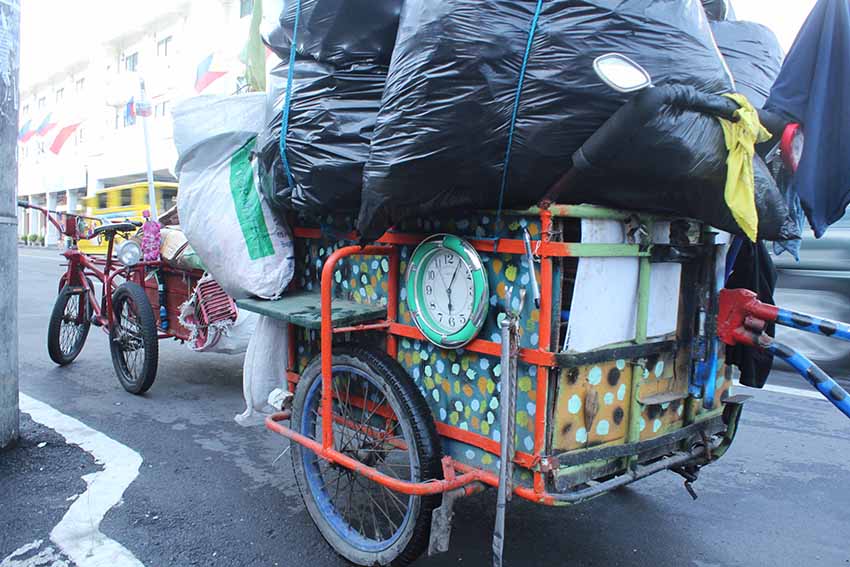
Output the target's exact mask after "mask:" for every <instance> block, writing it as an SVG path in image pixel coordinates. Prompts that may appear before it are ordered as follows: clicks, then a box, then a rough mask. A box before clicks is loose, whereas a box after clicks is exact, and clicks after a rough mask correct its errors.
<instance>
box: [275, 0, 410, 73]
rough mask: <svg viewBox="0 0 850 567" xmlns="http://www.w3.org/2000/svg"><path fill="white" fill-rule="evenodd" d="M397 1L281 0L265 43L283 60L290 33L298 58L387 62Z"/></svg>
mask: <svg viewBox="0 0 850 567" xmlns="http://www.w3.org/2000/svg"><path fill="white" fill-rule="evenodd" d="M299 5H300V13H299V14H298V29H297V31H296V30H295V18H296V12H297V11H298V9H299ZM401 5H402V0H286V1H285V2H284V7H283V12H282V13H281V16H280V28H278V29H277V30H275V32H273V33H272V34H271V35H270V37H269V38H268V40H269V44H270V45H269V46H270V47H271V48H272V49H273V50H274V51H275V52H276V53H277V54H278V55H279V56H280V57H281V58H282V59H284V60H287V61H288V60H289V50H290V46H291V45H292V36H293V33H295V35H296V44H297V48H298V54H299V55H301V56H302V57H305V56H309V57H311V58H313V59H314V60H316V61H320V62H322V63H331V64H333V65H336V66H337V67H348V66H351V65H355V64H359V63H367V64H378V65H389V63H390V57H391V56H392V51H393V44H394V43H395V35H396V30H397V29H398V17H399V13H400V12H401Z"/></svg>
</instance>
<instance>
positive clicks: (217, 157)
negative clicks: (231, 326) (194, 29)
mask: <svg viewBox="0 0 850 567" xmlns="http://www.w3.org/2000/svg"><path fill="white" fill-rule="evenodd" d="M173 114H174V141H175V144H176V145H177V150H178V153H179V155H180V158H179V160H178V162H177V166H176V171H177V176H178V178H179V181H180V190H179V192H178V196H177V207H178V210H179V214H180V226H181V228H182V229H183V232H184V233H185V234H186V238H187V239H188V240H189V244H190V245H191V246H192V248H193V249H194V250H195V252H196V253H197V255H198V256H199V257H200V259H201V260H202V261H203V263H204V266H205V267H206V269H207V271H208V272H209V273H210V274H212V276H213V278H215V280H216V281H217V282H218V283H219V285H221V287H222V288H223V289H224V291H226V292H227V293H228V294H229V295H230V296H231V297H233V298H234V299H241V298H245V297H251V296H256V297H261V298H265V299H274V298H277V297H278V296H279V295H280V294H281V293H282V292H283V290H284V289H285V288H286V286H287V285H288V284H289V281H290V280H291V279H292V274H293V270H294V254H293V244H292V237H291V235H290V232H289V229H288V227H287V226H286V224H285V223H284V222H283V220H282V219H281V218H280V217H279V216H277V215H275V214H274V213H273V212H272V211H271V209H269V207H268V206H267V205H266V203H265V201H264V200H263V197H262V195H261V194H260V192H259V191H258V188H257V183H258V180H257V173H256V168H255V167H254V164H253V163H252V159H251V158H252V151H253V148H254V144H255V141H256V134H257V132H259V131H260V129H262V128H263V125H264V122H265V95H264V94H263V93H256V94H250V95H239V96H232V97H220V96H204V97H197V98H193V99H189V100H187V101H185V102H183V103H181V104H180V105H178V106H177V107H176V108H175V109H174V113H173Z"/></svg>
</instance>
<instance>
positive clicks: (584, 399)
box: [552, 360, 632, 451]
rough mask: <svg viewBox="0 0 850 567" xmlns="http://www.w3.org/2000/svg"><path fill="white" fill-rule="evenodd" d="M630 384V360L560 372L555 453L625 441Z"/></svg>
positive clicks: (556, 410) (554, 427) (555, 420)
mask: <svg viewBox="0 0 850 567" xmlns="http://www.w3.org/2000/svg"><path fill="white" fill-rule="evenodd" d="M631 384H632V362H631V361H623V360H620V361H616V360H614V361H610V362H605V363H601V364H593V365H588V366H582V367H578V368H568V369H562V370H561V373H560V375H559V376H558V391H557V394H556V401H555V412H554V418H555V419H554V422H553V425H552V436H553V438H552V442H553V446H554V448H555V450H557V451H571V450H574V449H582V448H587V447H593V446H596V445H602V444H604V443H610V442H613V441H617V440H621V439H625V436H626V432H627V430H628V417H629V397H630V394H631Z"/></svg>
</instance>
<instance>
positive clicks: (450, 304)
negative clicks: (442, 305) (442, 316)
mask: <svg viewBox="0 0 850 567" xmlns="http://www.w3.org/2000/svg"><path fill="white" fill-rule="evenodd" d="M459 269H460V263H458V265H457V266H455V272H454V273H453V274H452V281H450V282H449V287H448V288H446V293H447V294H448V296H449V315H451V313H452V286H453V285H454V284H455V278H456V277H457V271H458V270H459Z"/></svg>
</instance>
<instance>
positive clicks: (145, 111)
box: [135, 100, 153, 117]
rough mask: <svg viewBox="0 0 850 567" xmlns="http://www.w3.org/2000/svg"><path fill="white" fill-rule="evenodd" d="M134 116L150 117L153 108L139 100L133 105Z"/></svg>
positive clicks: (147, 102)
mask: <svg viewBox="0 0 850 567" xmlns="http://www.w3.org/2000/svg"><path fill="white" fill-rule="evenodd" d="M135 111H136V116H144V117H146V116H150V115H151V114H153V106H151V103H150V102H149V101H147V100H140V101H139V102H137V103H136V104H135Z"/></svg>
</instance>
